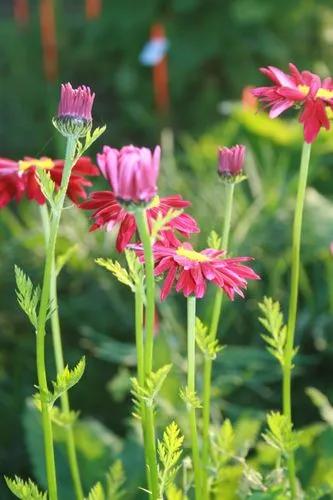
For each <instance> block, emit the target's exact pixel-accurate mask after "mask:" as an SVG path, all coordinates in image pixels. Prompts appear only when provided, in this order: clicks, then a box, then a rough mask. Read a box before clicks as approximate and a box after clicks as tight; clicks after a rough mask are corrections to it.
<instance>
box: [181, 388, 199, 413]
mask: <svg viewBox="0 0 333 500" xmlns="http://www.w3.org/2000/svg"><path fill="white" fill-rule="evenodd" d="M179 395H180V397H181V398H182V400H183V401H184V402H185V403H186V405H187V406H188V409H190V408H201V401H200V399H199V397H198V396H197V393H196V392H195V391H191V390H190V389H189V388H188V387H184V389H180V391H179Z"/></svg>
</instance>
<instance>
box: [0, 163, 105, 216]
mask: <svg viewBox="0 0 333 500" xmlns="http://www.w3.org/2000/svg"><path fill="white" fill-rule="evenodd" d="M9 167H10V169H11V173H10V174H9V176H8V175H5V176H3V175H2V172H6V171H8V169H9ZM63 168H64V161H63V160H51V159H50V158H46V157H44V158H39V159H36V158H29V157H27V158H25V159H24V160H21V161H18V162H15V161H12V160H8V159H7V158H0V186H4V187H3V188H2V189H1V187H0V192H2V191H4V192H5V189H6V186H7V195H6V194H3V195H2V196H1V198H2V199H6V197H7V198H8V197H9V195H10V194H11V196H10V199H8V201H7V202H6V203H5V204H7V203H8V202H9V201H10V200H11V199H14V198H15V199H16V200H17V201H19V199H20V198H21V197H22V195H23V194H26V196H27V197H28V199H29V200H35V201H36V202H37V203H38V204H40V205H42V204H44V203H45V201H46V200H45V197H44V195H43V193H42V191H41V188H40V185H39V183H38V178H37V170H38V169H45V170H48V172H49V173H50V177H51V179H52V180H53V182H54V183H55V185H56V187H60V184H61V178H62V172H63ZM97 175H99V170H98V168H97V166H96V165H94V164H93V163H92V161H91V159H90V158H88V157H82V158H80V159H79V160H78V161H77V162H76V164H75V165H74V167H73V169H72V172H71V176H70V179H69V184H68V189H67V196H68V197H69V198H70V199H71V200H72V201H73V202H74V203H79V201H80V200H82V199H85V198H86V197H87V193H86V188H87V187H90V186H91V185H92V183H91V182H90V181H89V180H88V179H86V177H87V176H89V177H90V176H97ZM8 177H10V179H8ZM10 182H11V184H10ZM13 183H15V185H16V187H17V193H18V194H15V193H14V191H13V189H12V190H11V189H10V185H13ZM0 206H1V205H0Z"/></svg>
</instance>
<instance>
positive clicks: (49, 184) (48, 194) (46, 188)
mask: <svg viewBox="0 0 333 500" xmlns="http://www.w3.org/2000/svg"><path fill="white" fill-rule="evenodd" d="M36 172H37V182H38V184H39V187H40V189H41V191H42V193H43V195H44V196H45V198H46V199H47V201H48V202H49V204H50V205H51V207H54V206H55V200H54V193H55V191H56V185H55V183H54V181H53V180H52V178H51V175H50V172H49V171H48V170H45V169H43V168H39V169H36Z"/></svg>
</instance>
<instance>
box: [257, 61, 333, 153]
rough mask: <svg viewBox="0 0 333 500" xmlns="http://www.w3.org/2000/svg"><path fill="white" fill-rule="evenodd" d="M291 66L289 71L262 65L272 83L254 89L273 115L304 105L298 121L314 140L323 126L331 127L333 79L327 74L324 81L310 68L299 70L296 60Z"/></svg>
mask: <svg viewBox="0 0 333 500" xmlns="http://www.w3.org/2000/svg"><path fill="white" fill-rule="evenodd" d="M289 70H290V74H287V73H284V72H283V71H281V70H280V69H278V68H275V67H274V66H268V67H267V68H261V69H260V71H261V72H262V73H263V74H264V75H265V76H267V77H268V78H269V79H270V80H272V82H273V85H272V86H270V87H257V88H255V89H252V93H253V95H254V96H256V97H258V98H259V99H260V100H261V101H262V102H264V103H265V104H266V105H267V106H268V107H270V108H271V110H270V113H269V115H270V117H271V118H276V117H277V116H279V115H280V114H281V113H283V111H285V110H286V109H289V108H291V107H293V106H301V108H302V112H301V115H300V118H299V121H300V122H301V123H303V127H304V139H305V141H306V142H307V143H311V142H313V141H314V140H315V139H316V137H317V135H318V133H319V130H320V129H321V127H324V128H325V129H326V130H328V129H329V128H330V122H329V119H328V117H327V108H331V109H332V108H333V80H332V78H325V79H324V80H323V81H322V80H321V79H320V78H319V76H318V75H315V74H314V73H311V72H310V71H299V70H298V69H297V68H296V66H295V65H294V64H289Z"/></svg>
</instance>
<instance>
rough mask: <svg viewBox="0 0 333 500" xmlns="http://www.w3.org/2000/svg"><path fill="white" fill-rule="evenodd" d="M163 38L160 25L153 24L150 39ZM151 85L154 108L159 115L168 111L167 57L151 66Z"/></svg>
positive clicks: (162, 30) (163, 32)
mask: <svg viewBox="0 0 333 500" xmlns="http://www.w3.org/2000/svg"><path fill="white" fill-rule="evenodd" d="M159 38H165V30H164V26H163V25H162V24H154V25H153V26H152V29H151V36H150V39H151V40H154V39H159ZM153 85H154V94H155V103H156V108H157V110H158V111H159V112H161V113H167V112H168V110H169V101H170V99H169V88H168V62H167V56H166V55H165V56H164V57H163V59H161V61H160V62H159V63H157V64H155V65H154V66H153Z"/></svg>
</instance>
